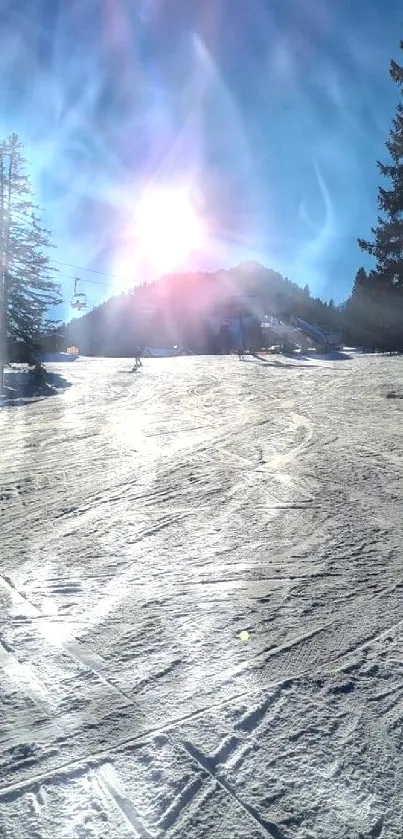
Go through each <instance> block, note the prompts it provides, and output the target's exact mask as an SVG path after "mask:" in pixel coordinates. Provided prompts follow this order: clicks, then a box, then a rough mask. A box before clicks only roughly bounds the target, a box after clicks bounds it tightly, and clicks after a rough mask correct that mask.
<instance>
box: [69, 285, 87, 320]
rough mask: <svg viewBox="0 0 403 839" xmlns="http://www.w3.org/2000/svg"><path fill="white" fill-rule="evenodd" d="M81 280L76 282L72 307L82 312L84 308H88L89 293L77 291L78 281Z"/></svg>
mask: <svg viewBox="0 0 403 839" xmlns="http://www.w3.org/2000/svg"><path fill="white" fill-rule="evenodd" d="M78 282H79V280H78V279H77V280H75V283H74V294H73V297H72V300H71V308H72V309H77V311H79V312H81V311H82V309H86V308H87V295H86V294H84V293H83V292H79V291H77V283H78Z"/></svg>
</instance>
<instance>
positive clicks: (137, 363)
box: [132, 347, 143, 373]
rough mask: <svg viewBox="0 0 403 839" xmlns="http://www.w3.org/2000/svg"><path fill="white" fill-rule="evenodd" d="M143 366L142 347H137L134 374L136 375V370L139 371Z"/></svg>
mask: <svg viewBox="0 0 403 839" xmlns="http://www.w3.org/2000/svg"><path fill="white" fill-rule="evenodd" d="M142 366H143V364H142V361H141V349H140V347H136V350H135V361H134V365H133V367H132V373H135V372H136V370H138V368H139V367H142Z"/></svg>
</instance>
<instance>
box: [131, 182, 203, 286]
mask: <svg viewBox="0 0 403 839" xmlns="http://www.w3.org/2000/svg"><path fill="white" fill-rule="evenodd" d="M132 232H133V234H134V238H135V242H136V248H138V249H139V250H140V253H141V256H142V257H143V258H145V259H146V260H147V261H148V262H149V263H150V264H151V265H152V266H153V267H154V269H155V271H156V272H161V273H163V272H166V271H172V270H174V269H175V268H177V267H179V266H180V265H181V263H183V261H184V260H185V259H186V257H187V256H188V254H189V253H191V251H195V250H198V249H199V248H201V247H202V245H203V240H204V230H203V224H202V222H201V220H200V218H199V217H198V215H197V213H196V212H195V209H194V207H193V205H192V201H191V199H190V197H189V195H188V193H187V192H186V190H184V189H179V188H176V189H175V188H173V187H167V188H164V189H163V188H159V189H153V188H150V189H149V190H147V191H146V192H145V193H144V195H143V196H142V198H141V199H140V201H139V203H138V205H137V208H136V211H135V216H134V225H133V229H132Z"/></svg>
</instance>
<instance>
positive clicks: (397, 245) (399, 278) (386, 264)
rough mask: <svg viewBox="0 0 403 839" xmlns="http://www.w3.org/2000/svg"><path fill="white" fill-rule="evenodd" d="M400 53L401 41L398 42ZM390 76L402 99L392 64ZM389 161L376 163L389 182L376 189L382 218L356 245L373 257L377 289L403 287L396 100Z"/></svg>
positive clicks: (402, 148) (400, 77)
mask: <svg viewBox="0 0 403 839" xmlns="http://www.w3.org/2000/svg"><path fill="white" fill-rule="evenodd" d="M400 48H401V49H402V50H403V41H401V42H400ZM390 75H391V77H392V79H393V81H394V82H395V83H396V84H397V85H398V87H399V91H400V94H401V96H402V99H403V67H401V66H400V65H399V64H397V63H396V61H393V60H392V61H391V64H390ZM386 148H387V150H388V152H389V158H390V159H389V162H388V163H381V162H380V161H378V164H377V165H378V168H379V170H380V172H381V175H382V176H383V177H384V178H387V179H388V180H389V184H390V185H389V188H387V189H385V188H383V187H379V190H378V207H379V210H380V213H381V215H380V216H379V217H378V224H377V226H376V227H373V228H372V233H373V240H372V241H371V242H369V241H366V240H364V239H359V240H358V244H359V246H360V247H361V248H362V249H363V250H365V251H367V252H368V253H370V254H371V256H373V257H374V258H375V270H374V271H373V272H372V274H373V279H374V280H375V281H376V283H377V286H378V288H379V289H380V290H381V289H385V290H386V291H387V290H389V289H393V288H394V287H403V103H402V101H399V103H398V105H397V109H396V115H395V117H394V119H393V121H392V128H391V131H390V135H389V139H388V140H387V141H386Z"/></svg>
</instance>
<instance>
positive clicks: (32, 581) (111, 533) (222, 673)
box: [0, 356, 403, 839]
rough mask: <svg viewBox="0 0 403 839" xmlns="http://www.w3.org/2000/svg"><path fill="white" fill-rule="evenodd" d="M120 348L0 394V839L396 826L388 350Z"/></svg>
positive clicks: (254, 836)
mask: <svg viewBox="0 0 403 839" xmlns="http://www.w3.org/2000/svg"><path fill="white" fill-rule="evenodd" d="M130 367H131V364H130V361H127V360H126V361H122V360H119V361H116V360H106V361H105V360H91V361H89V360H88V361H86V360H81V361H78V362H77V363H76V364H74V365H71V366H69V369H68V371H67V372H66V368H65V367H64V368H63V371H62V372H63V375H64V376H66V377H67V378H68V379H69V381H70V382H71V383H72V386H71V387H70V388H69V389H67V390H65V391H64V392H63V393H61V394H60V395H58V396H53V397H49V398H47V399H43V400H41V401H38V402H34V403H31V404H27V405H22V406H18V407H16V406H10V407H3V408H2V409H1V410H0V433H1V457H0V464H1V465H0V525H1V544H0V551H1V567H0V622H1V627H0V702H1V705H0V836H1V837H2V839H3V838H4V839H15V837H18V839H33V837H35V839H48V837H49V839H54V837H57V839H76V837H79V839H105V837H107V839H133V837H148V839H159V837H164V839H165V838H167V839H204V837H208V839H268V837H269V838H270V837H271V838H272V839H333V838H334V839H336V837H337V839H340V837H343V839H350V837H351V839H359V837H361V838H364V839H377V837H381V839H392V837H393V839H397V837H401V836H402V835H403V824H402V822H403V819H402V807H401V803H402V800H403V752H402V737H403V652H402V650H403V559H402V546H403V516H402V500H403V480H402V477H403V444H402V408H403V402H402V401H400V400H399V399H394V400H388V399H386V398H385V397H386V394H387V392H388V391H390V390H396V391H398V390H399V389H400V387H401V385H400V383H402V381H403V362H402V361H401V360H400V359H398V358H381V357H375V356H365V357H364V356H363V357H360V356H355V357H351V358H350V359H347V360H340V361H334V362H331V361H322V362H321V361H319V360H317V361H315V360H314V359H313V360H311V361H310V362H309V363H304V362H293V361H292V360H287V361H281V360H279V359H278V360H275V362H273V363H272V364H270V363H265V362H264V361H262V362H260V361H259V360H256V359H250V360H248V361H245V363H239V362H238V360H237V359H235V358H212V359H203V358H197V357H192V358H174V359H158V360H154V359H153V360H146V361H145V362H144V367H143V369H142V370H140V371H139V372H138V374H137V375H136V376H132V375H130V373H129V370H130ZM55 371H56V372H57V371H59V372H60V371H61V367H60V368H58V367H57V366H56V367H55ZM400 392H401V391H400ZM245 631H246V632H247V633H248V634H249V637H248V636H247V635H245V634H242V636H241V637H240V633H242V632H245ZM241 638H246V639H247V640H241Z"/></svg>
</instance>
